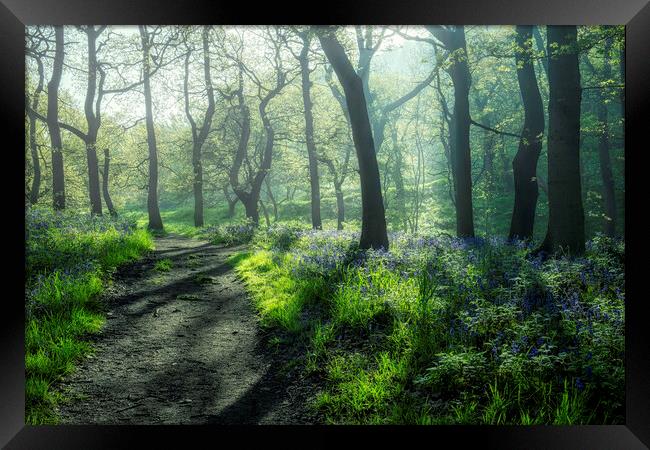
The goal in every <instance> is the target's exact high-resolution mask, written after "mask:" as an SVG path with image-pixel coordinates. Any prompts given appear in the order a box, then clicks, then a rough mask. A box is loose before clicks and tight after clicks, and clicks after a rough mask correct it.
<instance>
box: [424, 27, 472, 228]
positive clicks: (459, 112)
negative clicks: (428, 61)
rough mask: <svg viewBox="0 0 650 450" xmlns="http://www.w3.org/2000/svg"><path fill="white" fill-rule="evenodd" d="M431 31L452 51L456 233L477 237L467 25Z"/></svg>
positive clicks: (451, 135) (452, 143)
mask: <svg viewBox="0 0 650 450" xmlns="http://www.w3.org/2000/svg"><path fill="white" fill-rule="evenodd" d="M429 30H430V32H431V33H432V34H433V35H434V36H435V37H436V38H437V39H438V40H440V41H441V42H442V43H443V44H444V45H445V47H446V48H447V51H449V53H450V62H451V67H450V68H449V69H448V71H449V75H450V76H451V81H452V83H453V85H454V113H453V116H452V125H451V126H450V132H451V134H450V137H451V139H450V141H451V142H450V145H451V154H452V162H453V167H454V187H455V192H456V234H457V235H458V237H473V236H474V213H473V210H472V159H471V151H470V146H469V127H470V115H469V88H470V85H471V84H472V79H471V75H470V72H469V66H468V63H467V45H466V43H465V28H464V27H463V26H455V27H454V28H440V27H431V28H429Z"/></svg>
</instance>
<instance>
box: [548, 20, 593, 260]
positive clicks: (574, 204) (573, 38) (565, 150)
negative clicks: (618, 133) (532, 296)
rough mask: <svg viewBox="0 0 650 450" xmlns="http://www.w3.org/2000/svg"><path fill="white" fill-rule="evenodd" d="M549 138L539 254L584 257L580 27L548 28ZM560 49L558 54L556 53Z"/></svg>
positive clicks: (557, 26) (552, 26)
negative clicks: (545, 213) (546, 214)
mask: <svg viewBox="0 0 650 450" xmlns="http://www.w3.org/2000/svg"><path fill="white" fill-rule="evenodd" d="M547 30H548V47H547V53H548V55H549V62H548V72H549V136H548V206H549V219H548V230H547V233H546V238H545V239H544V242H543V243H542V245H541V247H540V250H544V251H547V252H556V251H558V250H561V249H562V250H564V251H568V252H569V253H570V254H572V255H577V254H581V253H583V252H584V248H585V230H584V209H583V206H582V192H581V191H582V187H581V182H580V100H581V95H582V91H581V86H580V70H579V65H578V49H577V28H576V27H575V26H561V25H549V26H548V27H547ZM558 48H559V49H561V52H558V50H557V49H558Z"/></svg>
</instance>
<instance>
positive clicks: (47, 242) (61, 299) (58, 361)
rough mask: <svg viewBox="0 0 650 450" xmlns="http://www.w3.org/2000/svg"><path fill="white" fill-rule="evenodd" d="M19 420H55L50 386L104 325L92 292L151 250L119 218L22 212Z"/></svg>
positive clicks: (55, 396)
mask: <svg viewBox="0 0 650 450" xmlns="http://www.w3.org/2000/svg"><path fill="white" fill-rule="evenodd" d="M25 225H26V236H25V238H26V266H25V275H26V278H25V288H26V301H25V376H26V382H25V394H26V395H25V423H27V424H30V425H37V424H52V423H57V415H56V412H55V406H56V405H57V403H59V402H61V401H64V400H65V398H64V396H63V395H62V394H61V393H60V392H58V391H57V390H56V389H55V387H54V386H53V385H54V384H55V383H56V382H57V381H59V380H60V379H61V378H62V377H63V376H65V375H67V374H69V373H71V372H72V371H73V370H74V367H75V363H76V362H78V361H79V360H80V359H81V358H83V357H86V356H87V355H89V354H90V353H92V347H91V346H90V345H89V343H88V342H87V341H86V340H85V339H84V337H85V336H87V335H88V334H89V333H96V332H97V331H99V330H100V329H101V327H102V325H103V323H104V316H103V314H102V307H101V304H100V303H99V302H98V295H99V294H100V293H101V292H102V291H103V289H104V287H105V285H106V283H107V282H108V281H109V279H110V275H111V272H112V271H113V270H114V269H115V268H116V267H118V266H119V265H121V264H124V263H126V262H129V261H133V260H134V259H136V258H138V257H139V256H140V255H142V254H143V253H144V252H146V251H148V250H151V249H152V248H153V241H152V238H151V236H150V235H149V233H148V232H147V231H145V230H143V229H137V228H136V227H135V224H134V223H132V222H129V221H128V220H125V219H120V218H118V219H115V218H111V217H108V216H103V217H96V216H95V217H93V216H89V215H87V214H75V213H73V212H67V211H66V212H54V211H52V210H49V209H44V208H30V209H29V210H27V212H26V221H25Z"/></svg>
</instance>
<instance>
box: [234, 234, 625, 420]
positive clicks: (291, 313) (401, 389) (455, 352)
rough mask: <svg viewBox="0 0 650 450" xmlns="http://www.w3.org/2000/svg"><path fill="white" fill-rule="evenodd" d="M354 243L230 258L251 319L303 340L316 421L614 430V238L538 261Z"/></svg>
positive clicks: (617, 282) (620, 324)
mask: <svg viewBox="0 0 650 450" xmlns="http://www.w3.org/2000/svg"><path fill="white" fill-rule="evenodd" d="M263 233H264V232H262V231H260V234H263ZM280 235H282V236H281V237H280ZM289 241H291V242H292V243H291V244H290V245H277V243H278V242H282V243H286V242H289ZM355 241H356V236H355V234H354V233H351V232H333V231H296V230H295V229H293V228H291V227H287V228H286V229H285V230H284V232H283V233H280V232H279V231H278V229H274V230H273V231H271V232H270V234H269V235H268V236H265V237H263V238H262V237H259V238H258V240H257V242H259V243H261V244H260V245H263V246H264V249H259V250H257V251H254V252H248V253H246V254H240V255H239V256H238V257H237V258H235V259H233V264H234V265H235V267H236V269H237V271H238V273H239V274H240V275H241V276H242V277H243V279H244V280H245V282H246V283H247V285H248V287H249V290H250V292H251V294H252V296H253V299H254V301H255V303H256V305H257V307H258V309H259V311H260V314H261V317H262V320H263V321H264V322H265V323H267V324H269V325H275V326H278V327H280V328H283V329H286V330H288V331H290V332H293V333H298V334H301V335H303V336H306V337H307V338H308V339H309V340H310V342H311V344H310V349H311V350H310V351H309V352H308V354H307V356H306V360H305V369H306V371H307V373H310V374H312V375H314V376H317V377H320V378H321V379H322V380H323V383H324V384H325V390H324V391H323V392H321V393H320V394H319V395H318V396H317V397H316V398H315V406H316V407H317V408H319V410H320V411H321V412H322V413H324V414H325V416H326V418H327V420H328V422H331V423H470V424H477V423H486V424H533V423H539V424H579V423H622V422H623V417H624V416H623V413H624V401H623V400H624V397H623V395H624V391H623V386H624V366H623V361H624V320H625V316H624V314H625V313H624V303H625V277H624V273H625V270H624V269H625V268H624V254H625V245H624V243H623V242H622V241H621V240H614V239H611V238H606V237H604V236H597V237H596V238H594V239H593V240H592V241H590V242H589V245H588V246H587V247H588V250H587V254H586V255H585V257H584V258H580V259H568V258H562V257H559V258H557V259H548V260H543V259H542V258H541V257H540V256H535V255H534V254H533V253H532V249H531V247H530V245H529V244H527V243H524V242H519V241H513V242H508V241H505V240H503V239H497V238H489V239H484V238H476V239H471V240H461V239H456V238H450V237H446V236H440V235H439V236H423V235H414V234H407V233H394V234H393V235H392V236H391V250H390V252H384V251H372V250H369V251H367V252H361V251H359V250H358V249H355V246H354V242H355ZM258 248H259V247H258ZM308 304H312V305H314V304H315V305H320V309H318V311H319V313H318V314H317V315H313V314H311V315H310V316H309V322H308V323H312V324H313V325H311V326H307V324H308V323H305V322H304V320H303V322H301V321H300V320H301V319H300V318H301V317H303V316H305V314H307V311H308V309H306V307H305V305H308ZM311 310H313V307H312V308H310V309H309V311H311Z"/></svg>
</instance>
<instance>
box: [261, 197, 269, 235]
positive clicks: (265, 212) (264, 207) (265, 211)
mask: <svg viewBox="0 0 650 450" xmlns="http://www.w3.org/2000/svg"><path fill="white" fill-rule="evenodd" d="M260 206H262V212H263V213H264V220H265V221H266V226H267V228H268V227H270V226H271V219H269V212H268V211H267V210H266V204H264V202H263V201H262V199H260Z"/></svg>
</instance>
